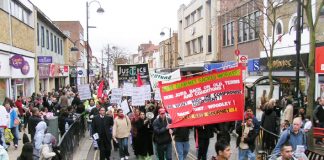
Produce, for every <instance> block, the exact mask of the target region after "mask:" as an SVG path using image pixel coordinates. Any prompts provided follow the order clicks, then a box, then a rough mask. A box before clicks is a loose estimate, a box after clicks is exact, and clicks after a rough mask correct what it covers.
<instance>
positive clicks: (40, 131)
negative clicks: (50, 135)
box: [34, 121, 47, 156]
mask: <svg viewBox="0 0 324 160" xmlns="http://www.w3.org/2000/svg"><path fill="white" fill-rule="evenodd" d="M46 130H47V125H46V123H45V122H44V121H40V122H39V123H38V124H37V126H36V132H35V137H34V142H35V155H37V156H39V155H40V150H41V148H42V143H43V141H44V136H45V133H46Z"/></svg>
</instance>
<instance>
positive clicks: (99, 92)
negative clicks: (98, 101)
mask: <svg viewBox="0 0 324 160" xmlns="http://www.w3.org/2000/svg"><path fill="white" fill-rule="evenodd" d="M103 88H104V80H102V81H101V82H100V84H99V87H98V94H97V97H98V98H101V97H102V92H103Z"/></svg>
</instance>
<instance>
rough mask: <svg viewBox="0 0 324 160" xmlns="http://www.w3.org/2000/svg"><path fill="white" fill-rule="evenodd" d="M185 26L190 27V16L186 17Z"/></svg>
mask: <svg viewBox="0 0 324 160" xmlns="http://www.w3.org/2000/svg"><path fill="white" fill-rule="evenodd" d="M186 25H187V26H189V25H190V15H189V16H187V17H186Z"/></svg>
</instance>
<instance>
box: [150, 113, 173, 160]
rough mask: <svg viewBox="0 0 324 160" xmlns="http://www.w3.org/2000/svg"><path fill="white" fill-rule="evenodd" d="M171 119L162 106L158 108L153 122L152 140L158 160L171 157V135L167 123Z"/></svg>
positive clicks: (168, 159) (167, 159) (169, 159)
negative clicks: (156, 116) (157, 113)
mask: <svg viewBox="0 0 324 160" xmlns="http://www.w3.org/2000/svg"><path fill="white" fill-rule="evenodd" d="M170 123H171V119H170V118H168V117H167V116H166V111H165V109H164V108H160V109H159V116H158V118H156V119H155V120H154V122H153V133H154V136H153V141H154V143H155V144H156V151H157V156H158V159H159V160H164V159H166V160H171V159H172V146H171V135H170V131H169V124H170Z"/></svg>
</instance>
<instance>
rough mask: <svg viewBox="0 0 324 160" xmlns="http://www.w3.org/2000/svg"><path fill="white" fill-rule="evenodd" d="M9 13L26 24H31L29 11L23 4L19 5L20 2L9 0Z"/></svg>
mask: <svg viewBox="0 0 324 160" xmlns="http://www.w3.org/2000/svg"><path fill="white" fill-rule="evenodd" d="M10 13H11V15H12V16H14V17H16V18H17V19H19V20H20V21H22V22H23V23H25V24H27V25H30V26H31V25H32V22H31V21H30V18H31V13H32V12H31V11H30V10H28V9H27V8H26V7H25V6H23V5H21V4H20V3H18V2H16V1H11V2H10Z"/></svg>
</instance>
